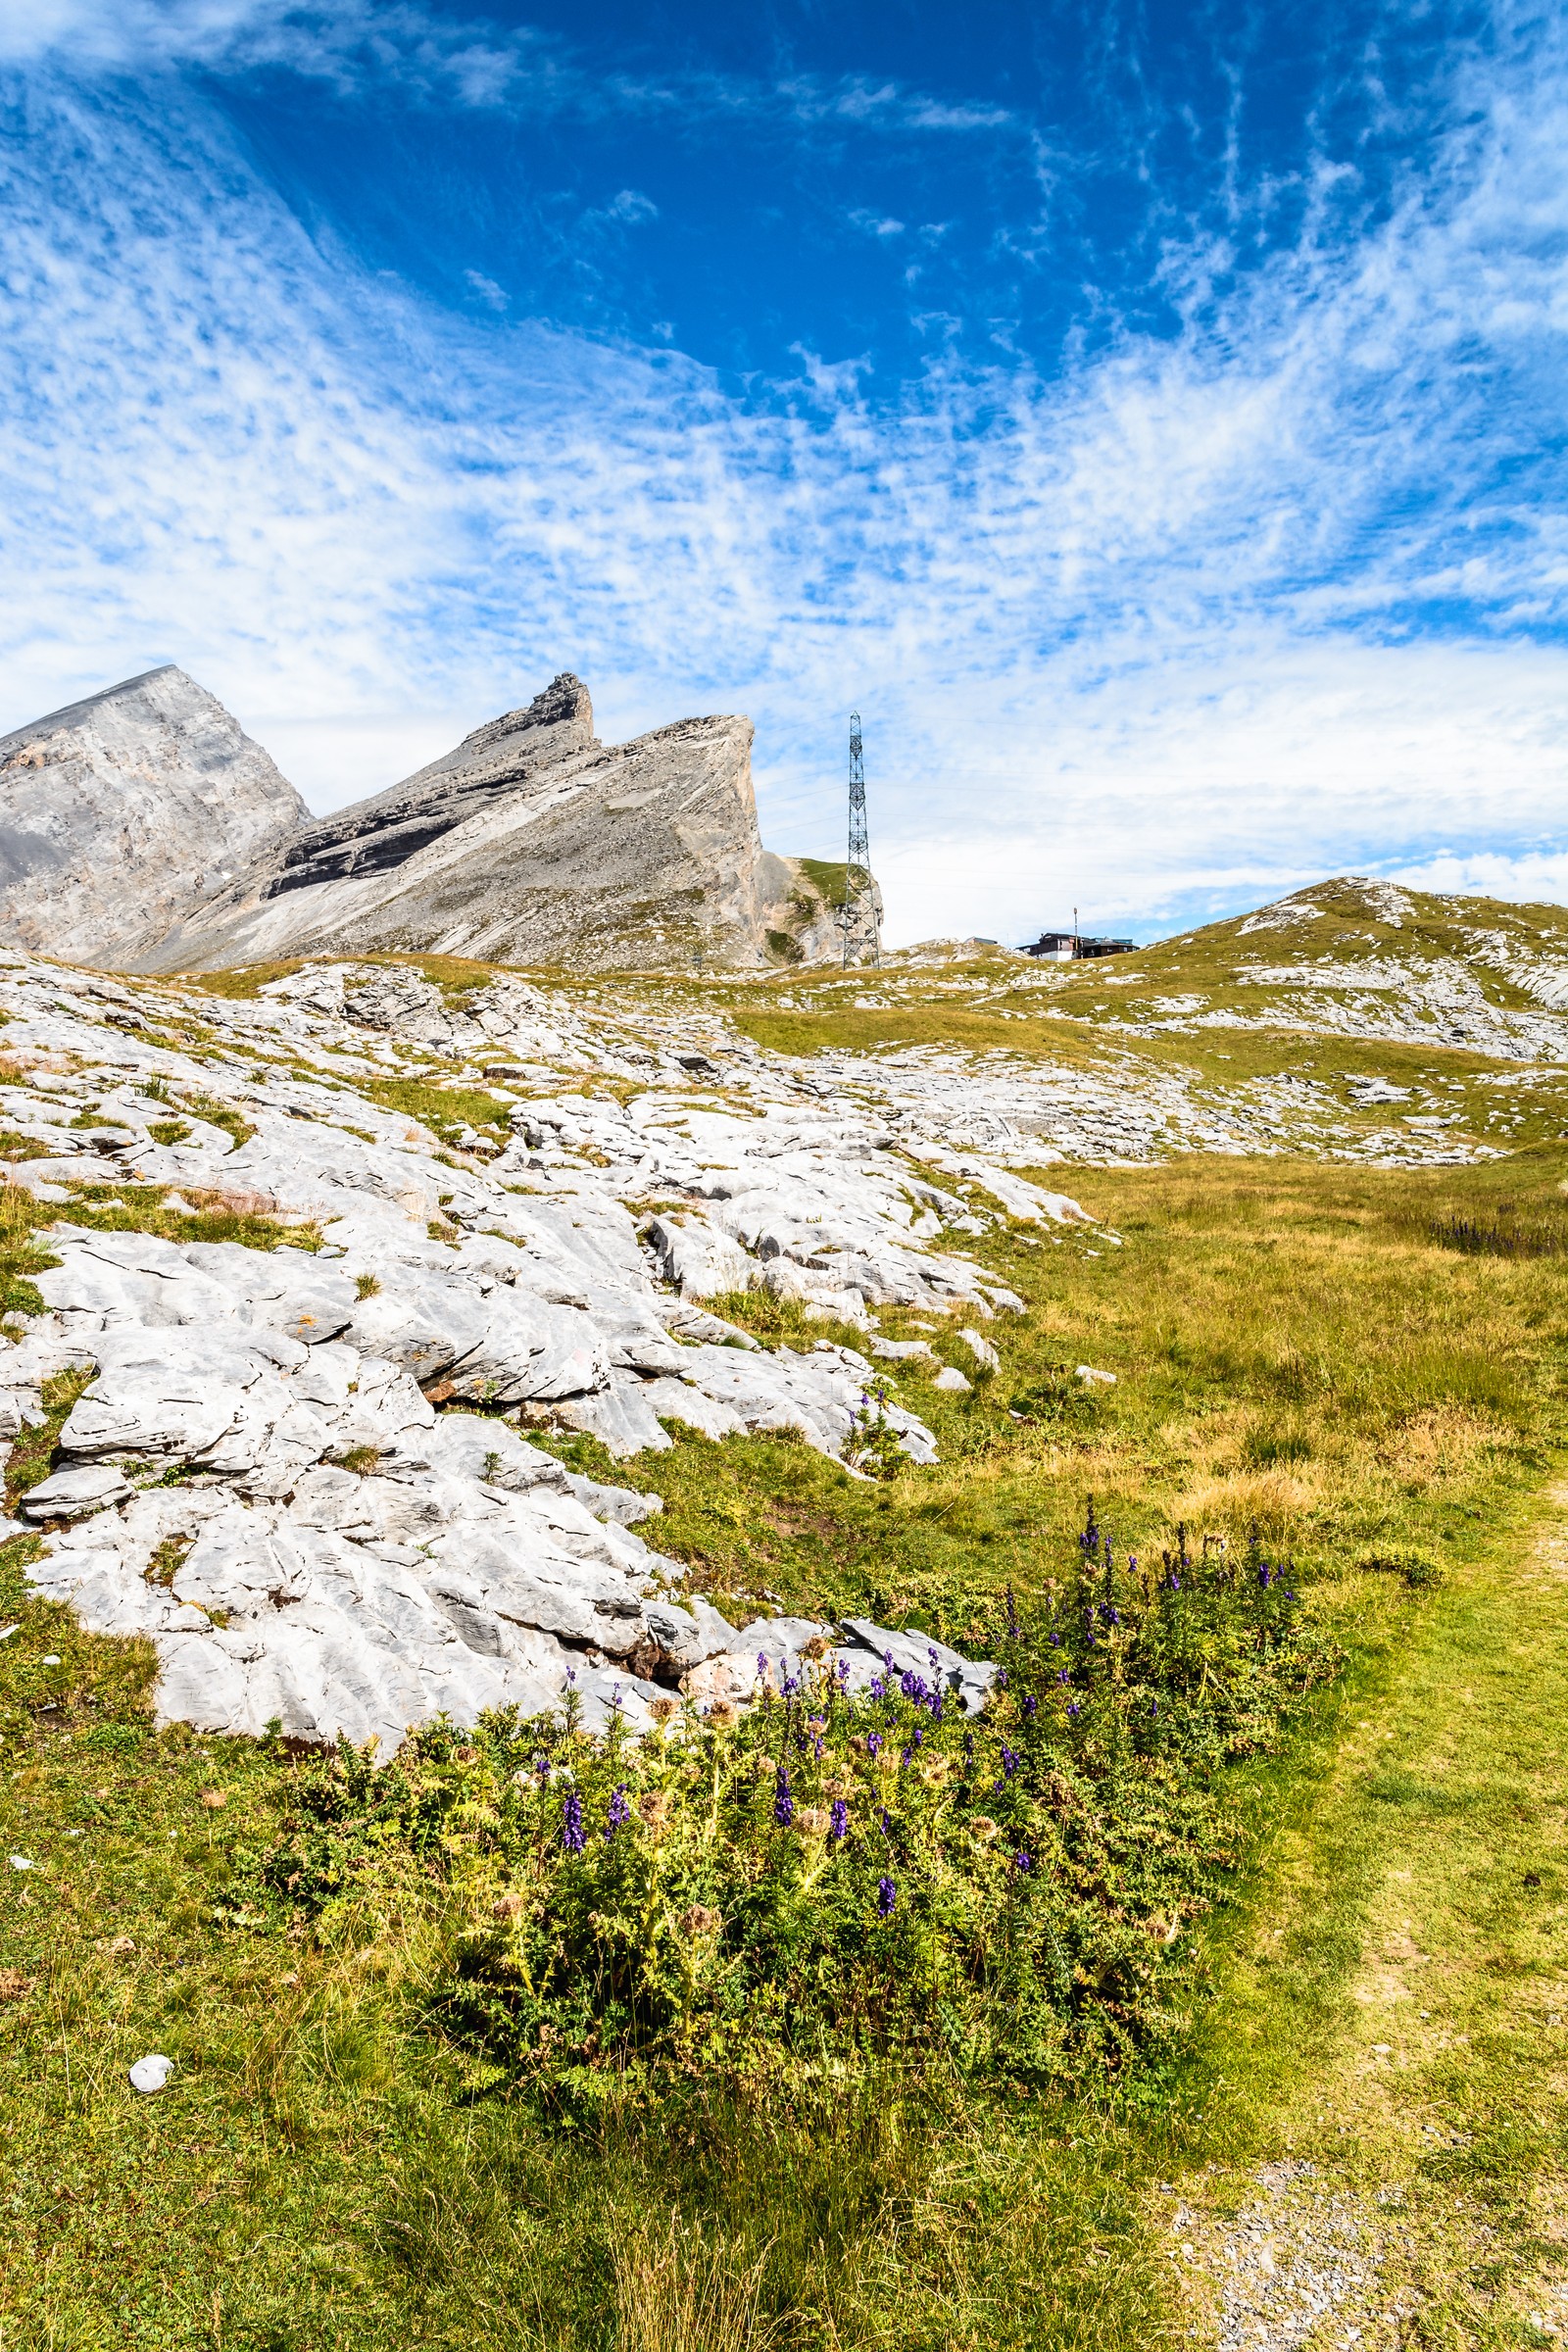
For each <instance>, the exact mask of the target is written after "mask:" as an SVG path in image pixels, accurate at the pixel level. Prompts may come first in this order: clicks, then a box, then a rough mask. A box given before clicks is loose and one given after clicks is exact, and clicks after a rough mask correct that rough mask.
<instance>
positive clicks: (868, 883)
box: [841, 711, 882, 971]
mask: <svg viewBox="0 0 1568 2352" xmlns="http://www.w3.org/2000/svg"><path fill="white" fill-rule="evenodd" d="M841 920H842V921H843V924H844V968H845V970H846V971H848V970H849V968H850V966H851V965H852V964H856V963H869V964H879V963H880V962H881V961H882V908H881V905H880V903H879V901H878V898H877V888H876V884H875V883H874V882H873V881H872V879H871V842H870V836H869V834H868V833H867V831H866V823H865V761H864V759H863V758H862V756H861V750H860V713H859V712H858V711H851V712H850V855H849V858H848V861H847V863H846V865H845V868H844V913H843V916H842V917H841Z"/></svg>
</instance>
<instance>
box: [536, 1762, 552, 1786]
mask: <svg viewBox="0 0 1568 2352" xmlns="http://www.w3.org/2000/svg"><path fill="white" fill-rule="evenodd" d="M533 1768H534V1771H535V1772H536V1773H537V1774H538V1775H539V1786H540V1788H541V1789H543V1788H545V1787H546V1786H547V1785H548V1783H549V1780H550V1758H549V1757H548V1756H535V1758H534V1762H533Z"/></svg>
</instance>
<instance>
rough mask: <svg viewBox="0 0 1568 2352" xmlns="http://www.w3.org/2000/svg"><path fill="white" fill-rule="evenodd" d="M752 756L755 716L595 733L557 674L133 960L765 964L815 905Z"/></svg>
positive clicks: (585, 701) (282, 848)
mask: <svg viewBox="0 0 1568 2352" xmlns="http://www.w3.org/2000/svg"><path fill="white" fill-rule="evenodd" d="M751 754H752V722H751V720H750V719H748V718H743V717H739V716H734V715H729V716H714V717H706V718H684V719H679V720H677V721H676V722H675V724H674V725H673V726H667V727H660V728H657V729H656V730H655V731H654V732H653V733H652V734H649V735H640V736H638V737H637V738H636V739H635V740H634V741H633V742H631V743H624V744H603V743H601V742H600V741H599V739H598V737H597V736H596V735H595V734H594V731H593V706H592V704H591V702H590V700H589V695H588V689H587V688H586V687H585V686H584V685H583V683H582V681H581V680H580V679H579V678H576V677H574V676H572V675H571V674H570V673H569V672H564V673H563V674H562V675H561V676H559V677H557V678H556V679H555V680H554V681H553V682H552V684H551V685H549V686H548V687H546V689H545V690H544V692H543V693H542V694H539V695H536V696H535V697H534V699H533V701H532V702H531V703H529V704H527V705H526V706H525V707H524V708H522V709H520V710H516V711H508V712H507V713H506V714H505V715H504V716H502V717H500V718H496V719H492V720H490V721H489V722H488V723H487V724H486V725H484V726H482V727H478V728H475V730H474V731H473V733H472V734H470V735H467V736H466V737H465V738H464V740H463V742H462V743H460V744H459V745H458V746H457V748H456V749H455V750H454V751H451V752H449V753H447V754H446V755H445V756H444V757H443V758H442V759H439V760H432V761H430V762H429V764H428V765H426V766H424V767H421V768H420V769H419V770H418V771H417V773H416V774H415V775H412V776H409V777H407V778H406V779H405V780H404V782H402V783H401V784H395V785H393V786H392V787H391V789H390V790H389V791H386V792H381V793H377V794H375V795H373V796H372V797H371V798H370V799H368V800H366V801H361V802H358V803H357V804H356V805H355V806H354V807H353V808H350V809H340V810H338V811H337V812H336V813H335V814H334V815H332V816H329V817H323V818H321V819H319V821H318V822H316V823H314V824H309V825H307V826H305V827H304V828H303V829H302V830H301V831H300V832H299V833H297V834H296V835H295V837H294V838H293V839H292V840H291V841H288V842H286V843H283V844H280V845H278V846H276V847H274V848H273V849H272V850H271V851H270V853H269V854H268V855H267V856H266V857H264V858H259V859H258V860H257V861H256V862H255V863H254V864H253V865H252V866H251V867H250V869H249V871H248V872H246V873H244V874H243V875H241V876H240V877H238V879H237V880H236V881H235V882H234V883H233V885H232V886H231V887H230V888H228V889H227V890H225V891H223V892H221V894H220V895H219V896H218V897H217V898H215V899H214V900H213V901H212V902H211V903H210V904H208V905H207V906H205V907H202V908H201V909H200V911H199V912H197V913H195V914H193V915H192V916H191V917H190V918H189V919H187V920H186V921H184V922H183V923H181V924H179V925H178V926H177V927H175V928H174V929H173V930H172V931H171V932H170V934H169V936H168V937H167V938H166V939H164V940H163V941H162V942H160V943H159V945H158V946H157V948H156V949H155V950H153V951H152V952H151V953H150V954H148V955H147V956H144V957H143V958H142V959H141V968H143V969H146V970H155V971H173V970H182V969H195V968H198V967H211V966H214V965H225V964H237V963H255V962H264V961H270V960H273V959H276V958H279V957H283V956H311V955H318V954H332V955H336V954H340V953H349V954H364V953H366V952H368V951H376V950H380V951H388V950H392V951H397V950H431V951H434V952H436V953H439V954H443V955H455V956H475V957H480V958H484V959H487V960H490V961H493V962H507V963H526V964H569V965H571V966H572V967H574V968H576V969H579V970H592V969H606V968H609V967H616V966H618V967H632V968H643V969H647V968H651V967H658V966H662V965H666V966H667V965H669V964H671V963H688V962H691V961H701V962H703V963H705V964H714V965H726V966H731V967H738V968H741V969H745V968H747V967H756V966H760V965H762V964H765V963H767V962H768V961H770V960H771V959H773V958H774V957H775V956H779V955H781V954H782V955H786V956H787V955H789V954H790V953H792V952H793V951H794V950H795V949H796V946H797V943H798V941H799V940H800V938H801V936H802V934H803V933H806V934H808V935H809V931H810V926H811V923H812V922H813V921H814V919H815V916H816V914H817V913H818V912H819V911H820V909H819V907H818V906H817V900H816V897H815V896H814V895H813V894H812V892H811V891H810V890H809V888H807V887H805V886H804V885H803V883H802V881H801V876H800V872H799V870H798V869H797V867H796V866H795V865H793V864H792V863H790V862H789V861H786V860H784V859H782V858H773V857H770V856H769V855H768V854H767V853H766V852H765V851H764V850H763V848H762V844H761V838H760V833H759V831H758V824H757V802H756V798H755V796H754V793H753V790H752V760H751ZM779 942H783V943H784V944H783V946H782V947H781V946H780V945H779V944H778V943H779Z"/></svg>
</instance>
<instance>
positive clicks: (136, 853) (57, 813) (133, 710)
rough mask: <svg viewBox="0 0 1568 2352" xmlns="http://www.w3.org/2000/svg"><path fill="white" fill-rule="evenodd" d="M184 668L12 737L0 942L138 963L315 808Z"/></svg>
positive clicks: (1, 784) (1, 838) (3, 793)
mask: <svg viewBox="0 0 1568 2352" xmlns="http://www.w3.org/2000/svg"><path fill="white" fill-rule="evenodd" d="M308 814H309V811H308V810H307V809H306V807H305V804H304V802H303V801H302V800H301V799H300V797H299V794H298V793H297V792H296V791H295V790H294V788H293V786H292V785H291V784H289V783H288V782H286V780H285V779H284V778H283V777H282V776H281V775H279V773H278V771H277V769H276V767H274V765H273V764H272V761H271V760H270V758H269V757H268V755H267V753H266V752H264V751H263V749H262V747H261V745H260V744H258V743H253V742H252V741H251V739H250V737H249V736H248V735H246V733H245V732H244V730H243V729H242V727H241V726H240V724H239V722H238V720H237V719H236V718H234V717H233V715H232V714H231V713H230V712H229V711H225V710H224V708H223V706H222V704H221V702H220V701H219V700H218V698H217V696H216V695H213V694H209V693H208V691H207V689H206V688H205V687H204V686H199V685H198V684H197V683H196V681H195V679H194V678H191V677H187V676H186V674H185V672H184V671H183V670H182V669H177V668H175V667H174V665H173V664H172V663H168V664H166V665H165V666H164V667H163V668H161V669H150V670H146V671H144V672H143V673H142V674H141V675H140V676H138V677H134V678H124V679H123V680H122V681H121V682H120V684H119V685H116V686H109V687H106V688H105V689H104V690H103V691H102V692H101V693H99V694H94V695H89V696H87V697H86V698H85V699H84V700H83V701H81V702H78V703H71V704H68V705H67V706H66V708H65V709H64V710H60V711H49V712H47V713H46V714H45V715H44V716H43V717H42V718H35V719H32V720H31V721H29V723H28V724H27V725H26V726H24V727H18V728H15V729H14V730H13V731H12V732H11V733H10V734H9V735H5V736H0V941H3V942H5V943H7V944H9V945H11V946H14V947H23V948H32V949H39V950H41V951H43V952H44V953H45V954H47V955H51V956H63V957H67V958H70V959H72V960H74V961H77V962H91V963H112V964H123V963H129V962H131V961H133V960H135V958H136V957H137V956H139V955H141V954H143V953H145V952H146V951H147V949H148V948H150V947H151V946H152V945H153V944H154V943H156V942H157V941H158V940H159V939H161V938H162V937H163V936H164V935H165V934H166V933H167V932H168V931H169V929H170V928H171V926H172V925H173V924H175V923H177V922H179V921H181V920H182V919H183V918H184V917H186V916H187V915H189V914H190V913H191V912H192V911H193V910H194V909H195V908H196V907H198V906H200V905H201V904H202V902H203V901H204V900H206V899H208V898H210V897H212V896H213V894H214V893H215V892H216V891H218V890H221V889H222V888H223V887H224V885H225V884H226V883H227V882H228V881H229V879H230V878H231V877H232V876H233V875H234V874H236V873H238V872H240V871H243V870H244V869H245V868H246V867H248V866H249V865H251V864H252V863H253V862H254V860H255V859H256V858H258V857H259V856H262V855H264V854H265V853H266V852H267V851H269V850H270V849H271V848H272V847H273V846H274V845H275V844H276V843H278V842H279V841H281V840H283V839H285V838H287V836H288V835H289V834H291V833H292V832H294V831H295V830H296V829H297V828H298V826H299V825H300V824H301V822H302V821H303V820H304V819H305V818H306V817H307V816H308Z"/></svg>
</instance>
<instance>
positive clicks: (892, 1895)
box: [876, 1879, 899, 1919]
mask: <svg viewBox="0 0 1568 2352" xmlns="http://www.w3.org/2000/svg"><path fill="white" fill-rule="evenodd" d="M898 1899H899V1890H898V1887H896V1886H895V1884H894V1882H893V1881H892V1880H891V1879H878V1881H877V1883H876V1907H877V1910H878V1912H879V1913H880V1914H881V1916H882V1918H883V1919H890V1918H891V1917H892V1916H893V1906H894V1904H895V1903H896V1902H897V1901H898Z"/></svg>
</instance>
